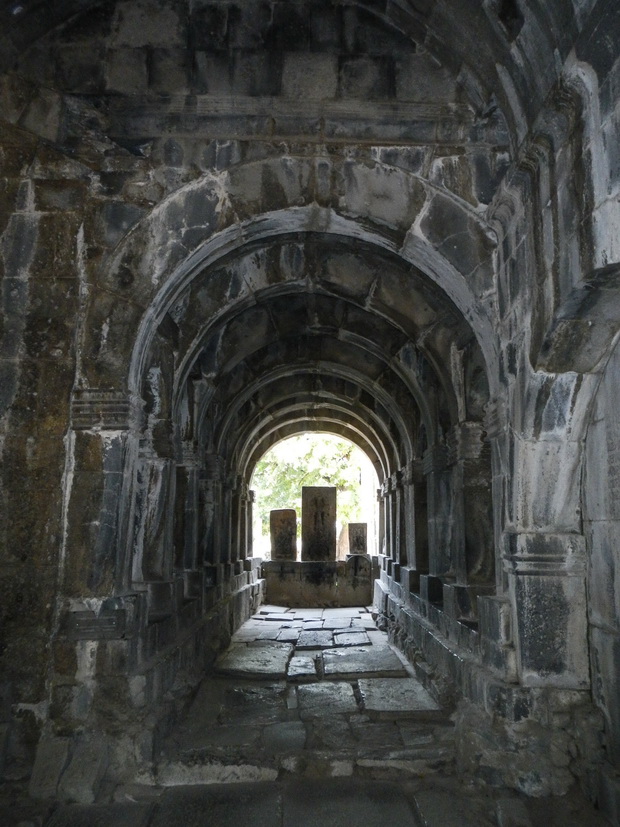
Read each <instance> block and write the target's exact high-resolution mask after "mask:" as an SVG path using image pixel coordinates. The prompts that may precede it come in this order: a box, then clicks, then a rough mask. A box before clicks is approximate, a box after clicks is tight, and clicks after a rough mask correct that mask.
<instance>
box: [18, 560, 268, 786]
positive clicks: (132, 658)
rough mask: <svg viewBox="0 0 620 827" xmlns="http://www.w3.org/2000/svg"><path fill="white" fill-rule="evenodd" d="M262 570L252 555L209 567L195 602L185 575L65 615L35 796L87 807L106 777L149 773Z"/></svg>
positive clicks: (249, 603) (251, 598)
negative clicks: (239, 561)
mask: <svg viewBox="0 0 620 827" xmlns="http://www.w3.org/2000/svg"><path fill="white" fill-rule="evenodd" d="M259 566H260V560H258V558H254V559H249V560H246V561H244V562H243V563H242V564H239V565H238V566H237V567H234V566H230V565H227V566H220V567H218V568H217V570H215V567H214V570H213V571H211V572H206V575H207V576H206V577H204V578H201V583H202V586H201V593H200V594H198V595H193V596H192V597H191V598H190V597H188V589H187V583H183V582H182V580H179V581H176V582H175V583H173V584H166V583H163V582H162V583H159V584H156V585H157V588H149V590H148V591H144V592H139V593H135V594H131V595H127V596H124V597H122V598H121V597H119V598H114V599H113V600H112V599H111V600H110V601H108V603H109V604H110V607H109V608H106V607H105V606H102V607H101V608H100V610H99V612H98V613H97V612H95V611H92V610H90V609H88V608H87V606H86V605H84V606H81V607H79V610H78V608H74V609H73V611H70V612H68V613H67V615H66V617H65V620H64V623H63V628H62V633H61V635H59V637H58V639H57V640H56V650H57V651H56V658H57V664H58V665H60V663H61V662H62V663H63V664H65V665H66V667H67V668H66V673H65V674H60V672H59V671H57V672H56V674H55V677H54V684H53V687H52V697H51V706H52V711H53V714H54V725H53V726H51V725H50V726H48V727H47V728H46V730H45V731H44V733H43V735H42V737H41V740H40V741H39V745H38V747H37V753H36V758H35V763H34V769H33V773H32V777H31V782H30V795H31V796H32V797H33V798H42V799H46V798H56V797H58V798H61V799H63V800H71V801H79V802H81V803H91V802H92V801H94V800H95V798H96V796H97V792H98V789H99V787H100V785H101V783H102V782H103V781H104V780H106V781H113V782H115V783H117V782H119V781H122V780H125V779H127V778H135V777H142V778H145V779H148V777H149V774H150V772H151V764H152V760H153V757H154V755H155V754H156V753H157V752H158V750H159V749H160V747H161V742H162V739H163V738H164V737H165V736H166V735H167V734H168V732H169V731H170V728H171V727H172V726H173V725H174V724H175V722H176V720H177V719H178V716H179V714H180V713H181V712H182V711H183V709H184V708H185V705H186V704H187V701H188V699H189V698H190V697H191V695H192V692H193V690H194V689H195V687H196V685H197V684H198V683H199V682H200V680H201V679H202V678H203V676H204V674H205V672H206V671H208V670H209V669H210V667H211V666H212V664H213V662H214V661H215V659H216V657H217V655H218V654H219V652H220V651H221V650H222V649H224V648H226V646H228V644H229V643H230V638H231V635H232V634H233V633H234V632H235V630H236V629H237V628H238V627H239V626H240V625H241V624H242V623H244V622H245V621H246V620H247V619H248V618H249V617H250V616H251V615H252V614H253V613H254V612H256V611H257V609H258V607H259V606H260V605H261V603H262V602H263V601H264V599H265V590H264V582H263V581H262V580H261V579H260V577H259V573H260V572H259ZM236 569H238V571H237V570H236ZM192 590H193V591H195V589H192ZM166 591H168V592H170V594H171V595H172V598H173V599H169V596H167V595H166V594H165V593H166ZM112 604H114V608H112ZM61 654H62V656H63V657H62V658H61V657H60V656H61Z"/></svg>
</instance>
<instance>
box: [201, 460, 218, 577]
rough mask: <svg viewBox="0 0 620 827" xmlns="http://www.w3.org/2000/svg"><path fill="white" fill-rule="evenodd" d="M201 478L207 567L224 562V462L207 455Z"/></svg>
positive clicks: (203, 542)
mask: <svg viewBox="0 0 620 827" xmlns="http://www.w3.org/2000/svg"><path fill="white" fill-rule="evenodd" d="M204 463H205V465H204V469H203V470H202V471H201V473H200V478H201V481H202V485H203V490H204V534H203V539H202V552H203V560H204V563H205V564H206V565H217V564H218V563H220V562H222V511H223V509H222V499H223V497H222V480H223V476H224V461H223V459H222V458H221V457H220V456H218V455H217V454H207V455H206V456H205V458H204Z"/></svg>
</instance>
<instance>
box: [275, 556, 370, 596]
mask: <svg viewBox="0 0 620 827" xmlns="http://www.w3.org/2000/svg"><path fill="white" fill-rule="evenodd" d="M377 574H378V560H377V558H370V557H367V556H364V555H359V554H355V555H352V556H351V557H349V559H348V560H336V561H329V562H321V563H314V562H312V563H309V562H297V561H276V560H272V561H270V562H265V563H263V567H262V576H263V578H264V580H265V588H266V595H267V602H268V603H272V604H275V605H280V606H304V607H334V606H368V605H369V604H370V602H371V600H372V583H373V580H374V578H375V577H376V576H377Z"/></svg>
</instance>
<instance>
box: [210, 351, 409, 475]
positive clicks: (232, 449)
mask: <svg viewBox="0 0 620 827" xmlns="http://www.w3.org/2000/svg"><path fill="white" fill-rule="evenodd" d="M322 368H323V369H322V370H321V372H320V373H319V372H318V371H311V370H309V369H307V367H306V366H303V365H300V366H299V368H298V370H297V371H295V372H294V373H293V374H292V375H291V374H290V373H289V370H288V369H285V368H282V369H280V370H277V369H276V370H274V371H273V372H272V373H271V374H269V375H267V376H265V377H263V381H262V384H261V385H260V386H258V383H257V385H255V386H252V387H250V388H248V389H247V391H246V393H244V394H241V395H240V396H239V398H238V399H236V400H234V401H233V403H232V409H231V410H230V411H229V413H228V416H226V418H225V420H224V422H223V423H222V428H221V430H220V434H219V439H218V441H217V443H216V444H215V446H214V447H215V448H216V450H218V451H221V450H223V446H225V447H226V448H227V449H228V450H227V453H229V455H230V456H235V457H238V461H239V463H240V464H241V465H245V463H246V462H247V459H246V458H247V456H249V455H250V453H255V451H256V450H257V449H256V448H255V445H256V443H257V442H259V441H260V440H262V439H264V438H265V436H266V435H269V434H272V433H274V432H278V431H279V430H280V429H281V428H282V427H283V426H284V425H288V424H289V423H290V422H291V421H298V420H300V419H302V418H303V419H305V420H307V421H324V420H326V419H328V420H330V421H341V422H343V423H344V424H347V427H351V428H353V429H354V430H355V431H356V432H357V433H359V434H361V435H363V437H364V438H365V439H366V440H367V441H369V442H370V443H371V444H372V445H373V446H374V451H375V452H376V453H377V455H379V457H380V461H381V465H382V467H383V469H384V470H385V469H386V468H388V467H394V466H395V464H396V462H397V461H398V459H399V453H400V452H401V451H402V452H403V456H402V461H406V456H405V446H406V445H408V444H409V443H410V442H411V440H410V437H409V435H408V431H409V432H413V431H415V429H416V425H417V422H418V420H419V415H418V414H417V412H416V410H415V408H409V409H408V410H407V411H406V412H403V411H402V410H400V408H399V407H398V406H397V404H395V401H394V400H393V399H392V398H391V397H390V396H389V394H388V393H386V392H385V390H384V389H382V388H377V387H374V386H373V385H372V384H371V383H368V382H365V381H364V378H363V377H359V376H356V375H354V374H353V375H351V374H349V375H347V377H344V376H343V375H342V371H339V369H338V366H336V365H325V366H322ZM211 424H214V425H215V423H209V425H211Z"/></svg>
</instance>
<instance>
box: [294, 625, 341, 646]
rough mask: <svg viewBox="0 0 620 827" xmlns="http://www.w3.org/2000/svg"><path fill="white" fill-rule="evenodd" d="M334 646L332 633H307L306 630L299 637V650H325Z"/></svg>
mask: <svg viewBox="0 0 620 827" xmlns="http://www.w3.org/2000/svg"><path fill="white" fill-rule="evenodd" d="M333 645H334V636H333V635H332V633H331V632H326V631H316V632H307V631H306V630H305V629H304V631H303V632H302V633H301V634H300V635H299V640H298V641H297V646H296V648H297V649H323V648H328V647H330V646H333Z"/></svg>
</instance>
